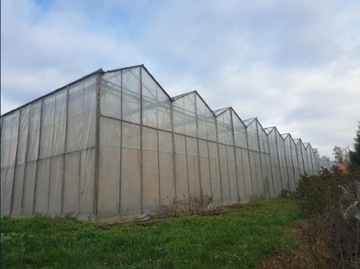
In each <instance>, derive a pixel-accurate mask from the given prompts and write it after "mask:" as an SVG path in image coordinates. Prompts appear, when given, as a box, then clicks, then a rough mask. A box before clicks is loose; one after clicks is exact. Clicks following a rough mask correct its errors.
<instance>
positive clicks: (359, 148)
mask: <svg viewBox="0 0 360 269" xmlns="http://www.w3.org/2000/svg"><path fill="white" fill-rule="evenodd" d="M354 141H355V143H354V151H350V162H351V164H352V165H354V166H360V121H359V122H358V130H357V131H356V137H355V138H354Z"/></svg>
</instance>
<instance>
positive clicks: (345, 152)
mask: <svg viewBox="0 0 360 269" xmlns="http://www.w3.org/2000/svg"><path fill="white" fill-rule="evenodd" d="M349 152H350V150H349V148H341V147H339V146H335V147H334V148H333V155H334V158H335V161H336V162H337V163H349V161H350V160H349Z"/></svg>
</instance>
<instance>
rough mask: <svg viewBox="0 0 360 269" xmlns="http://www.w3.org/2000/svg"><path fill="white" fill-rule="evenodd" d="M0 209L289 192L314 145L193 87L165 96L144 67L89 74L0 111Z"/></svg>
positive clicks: (310, 163)
mask: <svg viewBox="0 0 360 269" xmlns="http://www.w3.org/2000/svg"><path fill="white" fill-rule="evenodd" d="M1 128H2V135H1V159H2V162H1V204H2V208H1V209H2V211H1V212H2V215H14V216H31V215H33V214H34V213H41V214H45V215H51V216H53V215H71V216H76V217H77V218H80V219H93V220H94V219H99V218H107V217H113V216H131V215H135V214H140V213H144V212H148V211H150V210H153V209H155V208H157V207H161V206H168V205H170V204H172V203H173V202H174V201H184V202H186V201H188V202H191V201H193V199H192V198H196V197H198V196H200V195H208V196H211V197H212V199H213V200H214V202H216V203H234V202H238V201H240V202H246V201H249V200H250V199H253V198H256V197H274V196H277V195H278V194H279V193H280V192H281V190H282V189H284V188H285V189H290V190H294V188H295V184H296V182H297V180H298V179H299V175H300V173H305V172H306V173H308V174H313V173H317V172H318V169H319V161H318V159H319V158H318V155H317V151H316V150H314V149H313V148H312V147H311V145H310V144H303V143H302V141H301V140H296V142H294V140H293V139H292V138H291V136H290V135H288V136H284V137H282V136H281V135H280V134H279V133H278V131H277V130H276V129H273V130H272V131H271V132H269V133H266V132H265V130H264V129H263V127H262V126H261V124H260V123H259V121H258V120H257V119H256V118H255V119H251V120H247V121H242V120H241V119H240V117H239V116H238V115H237V114H236V113H235V111H234V110H233V109H232V108H224V109H220V110H216V111H212V110H211V109H210V108H209V106H208V105H207V104H206V103H205V101H204V100H203V99H202V98H201V96H200V95H199V94H198V93H197V92H190V93H186V94H183V95H180V96H176V97H174V98H170V97H169V96H168V94H167V93H166V92H165V91H164V90H163V89H162V87H161V86H160V85H159V84H158V83H157V82H156V80H155V79H154V78H153V77H152V75H151V74H150V73H149V72H148V71H147V70H146V68H145V67H143V66H136V67H131V68H124V69H119V70H113V71H109V72H103V71H102V70H99V71H97V72H96V73H93V74H90V75H88V76H87V77H84V78H82V79H80V80H79V81H77V82H74V83H72V84H69V85H68V86H66V87H64V88H61V89H59V90H56V91H54V92H52V93H50V94H48V95H46V96H44V97H42V98H39V99H37V100H35V101H33V102H31V103H29V104H27V105H24V106H23V107H21V108H19V109H17V110H14V111H12V112H9V113H7V114H5V115H4V116H2V118H1Z"/></svg>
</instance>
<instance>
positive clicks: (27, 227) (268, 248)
mask: <svg viewBox="0 0 360 269" xmlns="http://www.w3.org/2000/svg"><path fill="white" fill-rule="evenodd" d="M253 204H255V205H256V206H255V207H254V209H251V210H244V211H236V212H231V213H226V214H220V215H216V216H182V217H178V218H174V219H168V220H165V221H160V222H156V223H154V224H152V225H149V226H139V225H135V224H121V225H118V226H115V227H106V226H97V225H96V224H92V223H87V222H78V221H75V220H72V219H69V218H58V219H49V218H44V217H41V216H35V217H32V218H26V219H15V218H9V217H5V218H3V219H2V231H1V232H2V233H1V245H2V250H1V251H2V259H1V260H2V268H256V266H258V265H259V264H260V262H261V261H262V260H264V259H267V258H269V257H271V256H276V255H280V254H287V253H288V254H290V253H292V252H293V251H294V249H295V248H296V245H295V243H294V241H293V240H292V239H291V238H290V237H288V236H286V235H285V230H286V229H289V228H291V227H293V224H294V222H295V221H297V220H299V219H301V218H302V217H303V216H302V214H301V212H300V211H299V209H298V208H297V206H296V203H295V202H294V201H292V200H289V199H271V200H261V201H256V202H253Z"/></svg>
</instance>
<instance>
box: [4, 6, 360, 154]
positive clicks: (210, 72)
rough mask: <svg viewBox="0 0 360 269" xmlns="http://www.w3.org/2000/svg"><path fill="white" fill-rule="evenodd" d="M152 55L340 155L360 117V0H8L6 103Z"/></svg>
mask: <svg viewBox="0 0 360 269" xmlns="http://www.w3.org/2000/svg"><path fill="white" fill-rule="evenodd" d="M138 64H144V65H145V66H146V67H147V68H148V70H149V71H150V72H151V73H152V75H153V76H154V77H155V78H156V79H157V81H158V82H159V83H160V84H161V85H162V86H163V88H164V89H165V90H166V91H167V92H168V94H169V95H170V96H175V95H178V94H181V93H184V92H188V91H192V90H197V91H198V92H199V94H200V95H201V96H202V97H203V98H204V100H205V101H206V102H207V104H208V105H209V106H210V107H211V108H212V109H213V110H215V109H219V108H222V107H228V106H232V107H233V108H234V109H235V111H237V113H238V114H239V116H240V117H241V118H242V119H243V120H245V119H247V118H252V117H258V119H259V121H260V122H261V124H262V125H263V127H269V126H277V128H278V129H279V131H280V132H281V133H288V132H289V133H291V134H292V136H293V137H294V138H299V137H300V138H302V140H303V142H310V143H311V145H312V146H313V147H315V148H318V150H319V153H320V156H322V155H327V156H329V157H331V158H332V148H333V147H334V146H335V145H338V146H341V147H347V146H349V147H350V148H352V147H353V142H354V141H353V138H354V137H355V132H356V129H357V122H358V121H360V1H359V0H354V1H351V0H347V1H340V0H339V1H336V0H318V1H314V0H304V1H288V0H284V1H276V0H264V1H260V0H252V1H245V0H244V1H241V0H221V1H220V0H202V1H201V0H198V1H196V0H178V1H177V0H174V1H171V0H168V1H165V0H152V1H150V0H148V1H146V0H143V1H141V0H132V1H125V0H123V1H121V0H102V1H95V0H76V1H74V0H1V112H2V114H3V113H5V112H7V111H9V110H11V109H14V108H16V107H18V106H20V105H22V104H24V103H26V102H29V101H31V100H33V99H35V98H37V97H40V96H42V95H44V94H46V93H48V92H50V91H52V90H55V89H57V88H60V87H61V86H64V85H66V84H68V83H70V82H71V81H74V80H76V79H78V78H80V77H82V76H84V75H86V74H88V73H91V72H93V71H95V70H97V69H99V68H102V69H103V70H105V71H106V70H110V69H115V68H121V67H126V66H132V65H138Z"/></svg>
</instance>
